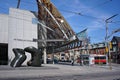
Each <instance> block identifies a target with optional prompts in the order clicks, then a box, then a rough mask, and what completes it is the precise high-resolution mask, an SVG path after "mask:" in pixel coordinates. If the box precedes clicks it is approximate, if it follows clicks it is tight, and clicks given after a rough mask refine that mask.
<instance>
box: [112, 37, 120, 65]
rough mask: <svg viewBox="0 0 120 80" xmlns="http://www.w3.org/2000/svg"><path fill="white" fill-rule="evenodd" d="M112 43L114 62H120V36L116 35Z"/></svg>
mask: <svg viewBox="0 0 120 80" xmlns="http://www.w3.org/2000/svg"><path fill="white" fill-rule="evenodd" d="M111 43H112V50H111V55H112V62H113V63H119V64H120V37H117V36H114V37H113V38H112V40H111Z"/></svg>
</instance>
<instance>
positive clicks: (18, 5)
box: [17, 0, 20, 8]
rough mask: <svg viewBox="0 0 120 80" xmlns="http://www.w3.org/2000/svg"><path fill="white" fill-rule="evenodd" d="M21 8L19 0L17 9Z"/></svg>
mask: <svg viewBox="0 0 120 80" xmlns="http://www.w3.org/2000/svg"><path fill="white" fill-rule="evenodd" d="M19 7H20V0H18V4H17V8H19Z"/></svg>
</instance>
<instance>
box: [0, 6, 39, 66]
mask: <svg viewBox="0 0 120 80" xmlns="http://www.w3.org/2000/svg"><path fill="white" fill-rule="evenodd" d="M35 20H36V14H35V13H34V12H31V11H27V10H20V9H16V8H10V9H9V14H0V65H9V63H10V62H11V61H12V60H13V58H14V57H15V55H14V53H13V51H12V49H13V48H21V49H24V48H25V47H28V46H34V47H36V48H37V47H38V45H37V42H33V41H32V40H33V39H34V38H35V39H37V37H38V36H37V23H36V22H35ZM26 55H27V59H26V61H25V62H24V64H26V62H27V61H28V60H30V58H31V55H30V54H29V53H26Z"/></svg>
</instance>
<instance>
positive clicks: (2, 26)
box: [0, 14, 9, 65]
mask: <svg viewBox="0 0 120 80" xmlns="http://www.w3.org/2000/svg"><path fill="white" fill-rule="evenodd" d="M8 19H9V17H8V15H5V14H0V65H7V64H8V21H9V20H8Z"/></svg>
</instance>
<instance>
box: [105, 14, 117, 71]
mask: <svg viewBox="0 0 120 80" xmlns="http://www.w3.org/2000/svg"><path fill="white" fill-rule="evenodd" d="M117 15H118V14H115V15H113V16H111V17H109V18H108V19H106V20H105V23H106V36H105V42H106V43H107V47H108V55H109V56H108V61H109V68H110V70H112V66H111V53H110V45H109V42H108V23H109V20H110V19H112V18H114V17H115V16H117Z"/></svg>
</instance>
